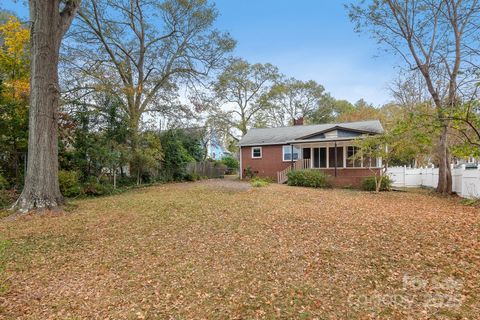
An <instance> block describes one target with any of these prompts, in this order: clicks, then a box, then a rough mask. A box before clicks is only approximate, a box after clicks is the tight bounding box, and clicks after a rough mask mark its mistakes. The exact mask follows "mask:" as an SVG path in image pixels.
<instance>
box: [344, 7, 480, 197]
mask: <svg viewBox="0 0 480 320" xmlns="http://www.w3.org/2000/svg"><path fill="white" fill-rule="evenodd" d="M479 11H480V6H479V2H478V0H372V1H363V2H362V4H360V5H353V4H352V5H350V6H349V12H350V17H351V19H352V20H353V21H354V22H356V29H357V30H364V29H367V30H368V31H370V32H371V33H372V34H373V36H374V37H375V38H376V39H377V40H379V42H381V43H383V44H385V45H387V46H388V47H389V48H390V49H392V50H393V51H394V52H395V53H396V54H398V55H400V56H401V57H402V58H403V59H404V60H405V62H406V63H407V66H408V68H409V70H410V71H412V72H420V74H421V75H422V76H423V78H424V80H425V85H426V86H427V89H428V92H429V93H430V95H431V98H432V100H433V103H434V105H435V107H436V111H437V118H438V121H440V123H441V127H442V128H441V133H440V139H439V146H438V162H439V182H438V187H437V192H439V193H442V194H448V193H451V191H452V178H451V170H450V155H449V150H448V131H449V130H448V129H449V125H450V123H449V120H448V119H447V117H446V114H448V113H449V112H450V111H451V110H452V109H453V108H455V107H456V106H457V105H458V102H459V99H460V97H459V93H460V92H461V91H460V89H459V86H460V85H462V84H464V83H466V82H467V81H468V80H466V79H467V78H468V75H469V74H471V73H470V72H469V71H471V64H470V63H468V64H467V63H466V61H468V60H469V58H471V56H470V55H471V53H472V50H471V48H472V46H475V45H474V43H475V42H476V41H477V40H478V38H477V33H478V30H479V29H478V28H479V20H478V19H479V17H478V14H479ZM470 61H471V60H470ZM460 76H462V79H459V77H460Z"/></svg>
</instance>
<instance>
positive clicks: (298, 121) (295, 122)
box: [293, 117, 303, 126]
mask: <svg viewBox="0 0 480 320" xmlns="http://www.w3.org/2000/svg"><path fill="white" fill-rule="evenodd" d="M293 125H294V126H303V117H300V118H298V119H293Z"/></svg>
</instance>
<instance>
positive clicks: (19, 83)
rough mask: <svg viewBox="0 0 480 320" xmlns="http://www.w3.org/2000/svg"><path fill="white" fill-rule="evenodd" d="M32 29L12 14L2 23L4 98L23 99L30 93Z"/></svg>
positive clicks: (0, 54)
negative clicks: (30, 43)
mask: <svg viewBox="0 0 480 320" xmlns="http://www.w3.org/2000/svg"><path fill="white" fill-rule="evenodd" d="M29 42H30V31H29V29H28V28H26V27H25V25H23V24H22V23H21V22H20V21H19V20H18V18H16V17H14V16H11V17H9V18H8V20H7V21H6V22H5V23H3V24H0V44H1V47H0V73H1V75H2V80H3V86H4V90H3V92H2V93H1V94H2V96H3V98H5V99H8V100H23V99H26V98H27V97H28V93H29V87H30V86H29V80H30V79H29Z"/></svg>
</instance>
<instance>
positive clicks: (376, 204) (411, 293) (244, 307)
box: [0, 181, 480, 319]
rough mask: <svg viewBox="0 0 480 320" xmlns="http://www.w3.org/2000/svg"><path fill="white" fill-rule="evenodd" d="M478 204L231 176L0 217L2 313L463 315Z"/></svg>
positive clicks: (473, 282)
mask: <svg viewBox="0 0 480 320" xmlns="http://www.w3.org/2000/svg"><path fill="white" fill-rule="evenodd" d="M479 211H480V210H479V209H475V208H473V207H468V206H463V205H461V204H460V203H459V201H458V200H455V199H442V198H437V197H435V196H432V195H429V194H420V193H404V192H391V193H383V194H372V193H366V192H358V191H349V190H313V189H304V188H294V187H287V186H280V185H269V186H267V187H264V188H249V186H248V185H245V184H242V183H240V182H234V181H207V182H197V183H189V184H173V185H165V186H159V187H151V188H146V189H139V190H136V191H131V192H129V193H126V194H122V195H118V196H112V197H105V198H98V199H89V200H79V201H74V202H73V203H72V205H71V206H69V210H68V213H66V214H62V215H58V214H57V215H50V216H48V215H44V216H27V217H22V218H19V219H17V220H14V221H12V220H9V219H3V220H1V221H0V251H2V249H1V248H2V247H3V248H4V249H3V253H0V261H1V262H0V263H1V265H2V266H0V268H3V274H2V275H1V276H0V281H1V282H0V318H1V319H3V318H5V319H10V318H12V319H16V318H31V319H46V318H49V317H50V318H55V319H58V318H61V319H80V318H88V319H95V318H99V319H100V318H101V319H108V318H109V319H158V318H160V319H163V318H174V319H190V318H203V319H207V318H208V319H229V318H238V319H240V318H242V319H249V318H267V319H272V318H284V319H291V318H306V319H311V318H318V319H369V318H380V319H406V318H410V319H412V318H413V319H422V318H424V319H431V318H447V319H450V318H451V319H462V318H463V319H474V318H478V316H479V315H480V212H479Z"/></svg>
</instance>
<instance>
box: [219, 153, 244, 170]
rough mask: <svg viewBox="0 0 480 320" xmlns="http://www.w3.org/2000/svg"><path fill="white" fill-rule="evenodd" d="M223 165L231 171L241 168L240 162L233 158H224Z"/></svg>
mask: <svg viewBox="0 0 480 320" xmlns="http://www.w3.org/2000/svg"><path fill="white" fill-rule="evenodd" d="M222 163H223V164H224V165H226V166H227V168H229V169H238V168H239V167H240V164H239V162H238V160H237V159H235V158H234V157H232V156H228V157H224V158H223V159H222Z"/></svg>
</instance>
